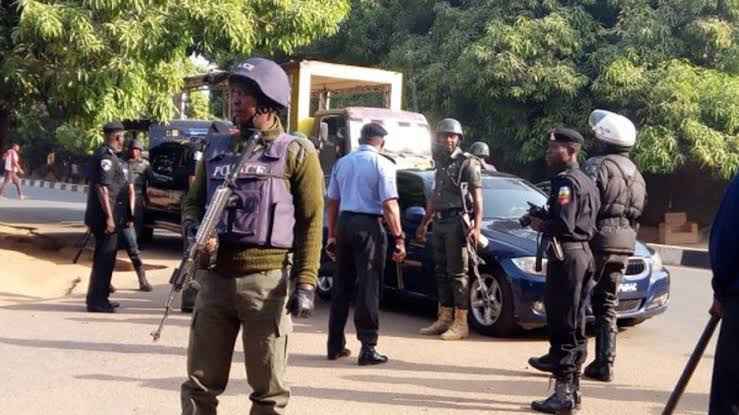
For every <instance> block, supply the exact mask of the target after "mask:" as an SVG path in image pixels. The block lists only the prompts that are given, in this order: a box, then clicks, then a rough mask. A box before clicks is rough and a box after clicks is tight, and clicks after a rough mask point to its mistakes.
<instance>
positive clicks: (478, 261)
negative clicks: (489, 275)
mask: <svg viewBox="0 0 739 415" xmlns="http://www.w3.org/2000/svg"><path fill="white" fill-rule="evenodd" d="M459 190H460V192H461V194H462V209H463V211H464V214H463V215H462V226H463V227H464V234H465V241H466V242H467V254H468V255H469V256H470V265H471V266H470V268H471V270H472V275H473V276H474V277H475V278H476V279H477V285H479V286H480V288H479V289H480V294H482V301H483V304H485V307H490V308H494V307H495V304H493V301H492V299H491V298H490V293H489V292H488V286H487V284H485V281H484V280H483V279H482V275H480V265H485V261H484V260H483V259H482V258H480V256H479V255H478V254H477V246H475V244H474V242H473V240H472V234H471V233H470V229H472V225H473V223H472V220H471V219H470V215H469V212H470V211H469V210H468V209H469V207H468V205H467V199H468V196H469V192H468V190H469V189H468V188H467V183H466V182H460V183H459Z"/></svg>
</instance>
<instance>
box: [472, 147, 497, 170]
mask: <svg viewBox="0 0 739 415" xmlns="http://www.w3.org/2000/svg"><path fill="white" fill-rule="evenodd" d="M470 153H471V154H472V155H473V156H475V157H477V158H478V159H480V164H481V166H482V170H484V171H485V172H488V173H494V172H496V171H498V169H496V168H495V166H493V165H492V164H490V163H488V162H487V160H488V158H489V157H490V147H488V144H487V143H485V142H482V141H475V142H474V143H472V145H471V146H470Z"/></svg>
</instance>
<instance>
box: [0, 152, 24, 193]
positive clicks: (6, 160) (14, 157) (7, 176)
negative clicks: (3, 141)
mask: <svg viewBox="0 0 739 415" xmlns="http://www.w3.org/2000/svg"><path fill="white" fill-rule="evenodd" d="M20 151H21V146H20V145H19V144H13V145H12V146H11V147H10V148H9V149H8V150H7V151H6V152H5V153H4V154H3V167H4V169H3V174H4V175H3V184H2V185H0V198H3V194H4V193H5V186H7V185H8V183H13V184H14V185H15V190H16V192H17V194H18V199H20V200H23V199H25V198H26V197H25V196H23V190H22V189H21V180H20V178H19V177H18V176H19V175H23V174H24V172H23V168H22V167H21V164H20Z"/></svg>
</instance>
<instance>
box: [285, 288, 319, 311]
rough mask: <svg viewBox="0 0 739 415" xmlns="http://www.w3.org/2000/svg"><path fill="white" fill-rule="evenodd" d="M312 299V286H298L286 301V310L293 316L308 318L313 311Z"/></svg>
mask: <svg viewBox="0 0 739 415" xmlns="http://www.w3.org/2000/svg"><path fill="white" fill-rule="evenodd" d="M314 299H315V291H314V289H313V288H312V287H311V288H306V287H305V286H298V287H297V288H295V291H293V295H291V296H290V301H288V302H287V312H288V313H290V314H292V316H293V317H298V318H308V317H310V315H311V314H312V313H313V300H314Z"/></svg>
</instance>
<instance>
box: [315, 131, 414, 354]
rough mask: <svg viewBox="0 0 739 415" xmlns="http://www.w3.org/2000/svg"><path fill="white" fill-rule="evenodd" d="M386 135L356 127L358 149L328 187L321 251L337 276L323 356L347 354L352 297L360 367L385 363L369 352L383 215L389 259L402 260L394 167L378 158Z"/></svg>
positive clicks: (375, 322)
mask: <svg viewBox="0 0 739 415" xmlns="http://www.w3.org/2000/svg"><path fill="white" fill-rule="evenodd" d="M386 135H387V131H385V129H384V128H383V127H382V125H380V124H377V123H369V124H366V125H365V126H364V127H362V131H361V138H360V140H359V142H360V144H361V145H360V146H359V148H358V149H357V150H356V151H354V152H352V153H349V154H348V155H346V156H344V157H342V158H341V159H339V161H338V162H337V163H336V166H335V167H334V169H333V172H332V173H331V180H330V182H329V187H328V210H327V217H328V241H327V244H326V249H327V251H328V252H329V253H330V254H331V253H332V252H333V251H335V256H336V262H337V264H336V265H337V271H338V272H337V273H336V276H335V278H334V286H333V293H332V294H333V295H332V302H331V313H330V316H329V333H328V345H327V349H328V352H327V357H328V359H329V360H336V359H338V358H341V357H347V356H349V355H350V354H351V352H350V351H349V349H347V348H346V338H345V337H344V327H345V326H346V319H347V316H348V315H349V303H350V301H351V298H352V297H353V296H355V297H356V298H355V300H356V301H355V303H356V307H355V309H354V325H355V326H356V329H357V338H358V339H359V341H360V342H361V343H362V349H361V351H360V354H359V360H358V363H359V365H360V366H364V365H376V364H381V363H385V362H387V360H388V358H387V356H384V355H381V354H380V353H378V352H377V351H376V349H375V346H376V345H377V339H378V329H379V312H378V309H379V304H380V290H381V289H382V280H383V275H384V271H385V259H386V253H387V244H388V240H387V235H386V232H385V228H384V227H383V226H382V218H383V216H384V218H385V222H386V223H387V225H388V228H389V229H390V236H391V238H392V245H393V251H394V252H393V260H395V261H398V262H400V261H402V260H403V258H405V234H404V233H403V230H402V227H401V224H400V208H399V207H398V189H397V183H396V174H395V165H394V164H393V163H392V162H391V161H390V160H389V159H387V158H385V157H383V156H381V155H380V151H381V150H382V147H383V145H384V142H385V139H384V137H385V136H386ZM337 218H338V221H337Z"/></svg>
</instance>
